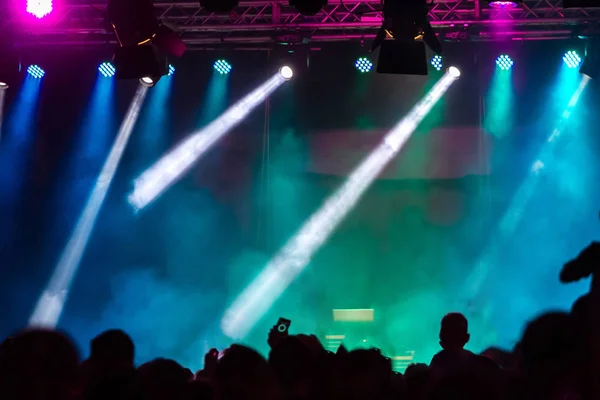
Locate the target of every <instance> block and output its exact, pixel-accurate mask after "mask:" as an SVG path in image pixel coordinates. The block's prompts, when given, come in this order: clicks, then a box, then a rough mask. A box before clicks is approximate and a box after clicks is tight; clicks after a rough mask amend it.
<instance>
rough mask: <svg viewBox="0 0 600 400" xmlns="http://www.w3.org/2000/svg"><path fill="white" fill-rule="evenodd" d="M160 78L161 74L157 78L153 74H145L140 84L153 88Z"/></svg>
mask: <svg viewBox="0 0 600 400" xmlns="http://www.w3.org/2000/svg"><path fill="white" fill-rule="evenodd" d="M159 79H160V76H159V77H157V78H154V77H151V76H144V77H142V78H140V85H142V86H146V87H148V88H151V87H153V86H154V85H156V83H157V82H158V80H159Z"/></svg>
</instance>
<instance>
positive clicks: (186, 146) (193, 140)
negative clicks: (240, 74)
mask: <svg viewBox="0 0 600 400" xmlns="http://www.w3.org/2000/svg"><path fill="white" fill-rule="evenodd" d="M285 81H286V79H285V78H284V77H283V76H282V74H281V73H279V72H278V73H277V74H276V75H275V76H273V77H272V78H270V79H269V80H268V81H266V82H265V83H263V84H262V85H260V86H259V87H258V88H257V89H255V90H254V91H252V92H251V93H250V94H248V95H247V96H246V97H244V98H243V99H242V100H240V101H239V102H237V103H236V104H234V105H233V106H232V107H231V108H229V109H228V110H227V111H225V112H224V113H223V114H222V115H221V116H220V117H219V118H217V119H216V120H215V121H213V122H212V123H210V124H209V125H207V126H206V127H204V128H203V129H201V130H200V131H199V132H197V133H194V134H192V135H191V136H190V137H188V138H187V139H185V140H184V141H183V142H182V143H180V144H179V145H178V146H177V147H175V149H173V150H171V151H170V152H169V153H167V154H166V155H165V156H163V157H162V158H161V159H160V160H158V161H157V162H156V163H155V164H154V165H153V166H151V167H150V168H148V169H147V170H146V171H145V172H144V173H143V174H142V175H141V176H140V177H139V178H137V179H136V180H135V181H134V190H133V192H132V193H131V194H130V195H129V203H130V204H131V205H132V206H133V207H134V208H135V209H136V210H141V209H143V208H144V207H146V206H147V205H148V204H150V203H151V202H152V201H154V200H155V199H156V198H157V197H158V196H160V195H161V194H162V193H163V192H164V191H165V190H167V189H168V188H169V187H170V186H171V185H173V184H174V183H175V182H177V180H179V179H180V178H181V177H182V176H183V175H184V174H185V173H186V172H187V171H188V170H189V169H190V168H191V167H192V165H194V163H195V162H196V161H197V160H199V159H200V157H202V155H203V154H204V153H205V152H206V151H207V150H208V149H210V148H211V147H212V146H213V145H214V144H215V143H216V142H217V141H218V140H219V139H221V138H222V137H223V136H225V135H226V134H227V133H228V132H229V131H231V129H233V128H234V127H235V126H237V125H238V124H239V123H240V122H242V121H243V120H244V118H246V117H247V116H248V114H250V113H251V112H252V110H254V109H255V108H256V107H257V106H258V105H259V104H261V103H262V102H263V101H264V100H265V99H266V98H267V97H268V96H269V95H270V94H271V93H273V92H274V91H275V90H276V89H277V88H278V87H279V86H281V85H282V84H283V83H284V82H285Z"/></svg>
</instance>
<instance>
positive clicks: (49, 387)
mask: <svg viewBox="0 0 600 400" xmlns="http://www.w3.org/2000/svg"><path fill="white" fill-rule="evenodd" d="M1 348H2V350H1V352H0V398H3V399H4V398H6V399H8V398H15V399H16V398H21V399H29V398H47V399H70V398H72V397H73V396H74V395H75V392H76V391H77V390H78V379H79V371H78V370H79V355H78V353H77V350H76V348H75V346H74V345H73V342H72V341H71V340H70V339H69V337H67V336H66V335H64V334H62V333H59V332H56V331H52V330H46V329H27V330H25V331H22V332H20V333H18V334H17V335H15V336H13V337H12V338H10V339H8V340H7V341H6V342H5V343H3V345H2V346H1Z"/></svg>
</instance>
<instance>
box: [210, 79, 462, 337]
mask: <svg viewBox="0 0 600 400" xmlns="http://www.w3.org/2000/svg"><path fill="white" fill-rule="evenodd" d="M458 75H460V73H458V70H457V69H456V68H454V69H451V70H449V71H448V72H447V73H446V74H445V75H444V76H443V77H442V78H441V79H440V80H439V81H438V82H437V83H436V84H435V86H434V87H433V88H432V89H431V91H430V92H429V93H428V94H427V95H426V96H425V98H423V99H422V100H421V101H420V102H419V103H418V104H417V105H416V106H415V107H414V108H413V109H412V110H411V111H410V112H409V114H408V115H407V116H406V117H404V119H403V120H402V121H400V123H399V124H398V125H396V127H394V128H393V129H392V130H391V131H390V132H389V133H388V134H387V135H386V136H385V138H384V140H383V141H382V143H381V144H380V145H379V146H378V147H377V148H376V149H375V150H374V151H373V152H372V153H371V154H370V155H369V156H367V158H366V159H365V160H364V161H363V162H362V163H361V164H360V165H359V166H358V168H357V169H355V170H354V172H352V174H351V175H350V176H349V177H348V179H347V180H346V182H345V183H344V184H343V185H342V187H340V188H339V189H338V190H337V192H335V193H334V194H333V195H332V196H330V197H329V198H328V199H327V200H326V201H325V203H324V204H323V205H322V206H321V208H320V209H319V210H317V212H315V213H314V214H313V215H312V216H311V217H310V218H309V220H308V221H307V222H305V224H304V225H303V226H302V227H301V228H300V230H299V231H298V232H297V233H296V235H294V236H293V237H292V238H291V239H290V240H289V241H288V242H287V243H286V244H285V245H284V247H283V248H282V249H281V250H280V251H279V252H278V253H277V254H276V255H275V257H274V258H273V259H272V260H271V261H270V262H269V263H268V265H267V266H266V267H265V268H264V270H263V271H262V272H261V273H260V274H259V275H258V277H257V278H256V279H255V280H254V281H253V282H252V283H251V284H250V285H249V286H248V287H247V288H246V289H245V290H244V291H243V292H242V293H241V294H240V295H239V296H238V297H237V299H236V300H235V301H234V302H233V304H232V305H231V307H230V308H229V309H228V310H227V311H226V313H225V315H224V316H223V319H222V320H221V328H222V330H223V332H224V333H225V334H226V335H227V336H229V337H231V338H234V339H240V338H243V337H244V336H245V335H246V334H247V333H248V332H249V331H250V330H251V329H252V327H253V326H254V325H255V324H256V323H257V322H258V321H259V320H260V319H261V318H262V317H263V315H264V314H265V313H266V312H267V311H268V310H269V308H270V307H271V306H272V305H273V303H274V302H275V301H276V300H277V298H279V296H280V295H281V294H282V293H283V292H284V291H285V289H286V288H287V287H288V286H289V285H290V284H291V283H292V282H293V281H294V279H295V278H296V277H297V276H298V275H299V274H300V273H301V272H302V270H303V269H304V268H305V267H306V265H307V264H308V263H309V262H310V260H311V258H312V256H313V255H314V254H315V252H316V251H317V250H318V249H319V248H320V247H321V246H322V245H323V244H324V243H325V241H326V240H327V239H328V238H329V236H330V235H331V234H332V233H333V232H334V230H335V229H336V228H337V226H338V225H339V223H340V222H341V221H342V220H343V219H344V218H345V217H346V215H348V213H349V212H350V211H351V210H352V209H353V208H354V206H355V205H356V204H357V203H358V201H359V199H360V198H361V196H362V195H363V193H364V192H365V191H366V190H367V189H368V188H369V186H370V185H371V183H372V182H373V181H374V180H375V179H376V178H377V176H378V175H379V174H380V173H381V171H382V170H383V169H384V168H385V167H386V165H387V164H388V163H389V162H390V161H391V160H392V159H393V158H394V157H395V156H396V155H397V154H398V152H399V151H400V150H401V149H402V147H403V146H404V144H405V143H406V141H407V140H408V139H409V137H410V136H411V134H412V133H413V132H414V131H415V129H416V128H417V126H418V125H419V123H421V121H423V119H424V118H425V117H426V116H427V114H428V113H429V111H431V109H432V108H433V106H434V105H435V104H436V103H437V102H438V100H439V99H440V98H441V97H442V96H443V95H444V93H446V91H447V90H448V88H450V86H451V85H452V83H454V81H455V80H456V79H457V78H458Z"/></svg>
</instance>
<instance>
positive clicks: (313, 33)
mask: <svg viewBox="0 0 600 400" xmlns="http://www.w3.org/2000/svg"><path fill="white" fill-rule="evenodd" d="M480 4H482V5H483V4H484V2H481V3H480V2H479V1H478V0H475V1H468V0H441V1H436V2H435V3H434V4H433V6H432V7H431V9H430V12H429V19H430V21H431V23H432V25H433V26H434V27H435V28H436V30H438V32H440V34H441V35H443V38H444V39H445V40H452V38H456V37H461V38H464V34H461V32H463V31H464V32H467V36H468V37H469V38H470V39H472V40H490V39H497V38H503V39H506V38H507V37H511V38H521V39H559V38H566V37H570V36H572V35H577V34H578V33H580V31H581V30H590V29H592V30H593V29H595V27H596V26H597V25H598V24H599V22H600V8H598V9H581V8H574V9H563V8H562V5H561V4H562V1H561V0H534V1H529V0H525V1H524V2H523V3H522V6H521V7H519V8H515V9H508V10H497V9H493V8H489V7H487V6H485V7H483V8H481V7H480ZM5 7H6V6H5ZM154 7H155V11H156V15H157V17H158V18H159V19H160V20H161V21H163V22H164V23H165V24H167V25H169V26H171V27H173V28H174V29H175V30H176V31H177V32H178V33H179V34H180V35H181V37H182V39H183V40H184V41H185V42H186V43H187V44H188V45H190V46H191V47H192V48H193V47H194V46H196V45H208V44H211V45H227V44H230V43H231V44H235V43H237V44H269V43H275V42H293V41H295V40H303V39H309V40H310V41H313V42H320V41H346V40H355V39H361V38H370V37H372V36H373V35H374V34H375V33H376V31H377V29H378V28H379V27H380V26H381V22H382V13H381V11H380V8H381V4H380V0H344V2H343V4H342V3H340V2H338V1H337V0H329V5H327V6H326V7H324V8H323V10H321V12H319V13H318V14H317V15H315V16H312V17H305V16H302V15H300V14H299V13H297V12H296V10H295V9H294V8H291V7H289V5H288V0H255V1H241V2H240V5H239V7H237V8H236V9H235V10H234V11H233V12H232V13H230V14H226V15H224V14H215V13H210V12H207V11H206V10H205V9H202V8H201V7H200V6H199V4H198V3H197V2H156V3H155V5H154ZM105 9H106V3H101V2H99V3H96V4H87V5H83V4H72V5H64V6H62V7H60V8H59V9H58V10H56V11H55V12H56V13H57V14H58V15H57V17H56V18H54V22H52V23H51V24H50V25H45V24H44V25H42V24H40V26H35V27H34V26H31V25H26V26H25V25H23V24H21V23H19V21H17V20H16V19H11V18H10V17H7V18H3V21H4V22H3V23H2V24H1V25H0V31H3V32H4V33H7V32H12V33H15V32H18V36H19V40H20V41H21V42H23V43H24V44H27V43H35V44H66V45H68V44H94V43H96V44H100V43H112V42H114V38H113V35H112V33H111V32H107V31H106V29H105V26H106V24H105V23H104V12H105ZM8 15H10V14H9V13H8V10H7V9H2V6H0V17H6V16H8Z"/></svg>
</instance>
